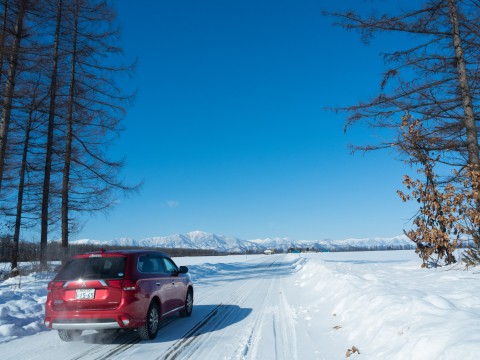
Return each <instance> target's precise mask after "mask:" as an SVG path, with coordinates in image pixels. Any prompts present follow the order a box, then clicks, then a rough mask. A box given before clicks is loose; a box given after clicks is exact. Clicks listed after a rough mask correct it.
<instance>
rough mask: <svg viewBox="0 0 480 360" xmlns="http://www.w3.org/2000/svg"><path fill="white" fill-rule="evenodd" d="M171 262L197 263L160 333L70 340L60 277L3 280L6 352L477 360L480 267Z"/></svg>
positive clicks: (389, 256)
mask: <svg viewBox="0 0 480 360" xmlns="http://www.w3.org/2000/svg"><path fill="white" fill-rule="evenodd" d="M457 255H459V254H457ZM175 261H176V263H177V264H178V265H187V266H189V268H190V270H191V271H190V273H191V275H192V278H193V280H194V283H195V307H194V312H193V314H192V316H191V317H190V318H180V317H178V316H173V317H171V318H169V319H166V320H165V321H163V322H162V328H161V329H160V330H159V332H158V336H157V338H156V339H155V340H153V341H140V340H139V338H138V337H137V336H136V334H135V333H134V332H120V333H110V335H104V336H100V335H99V334H98V333H96V332H94V331H91V332H85V333H84V334H83V335H82V338H81V339H80V340H79V341H75V342H71V343H65V342H62V341H61V340H60V339H59V338H58V336H57V333H56V331H49V330H47V329H46V328H45V326H44V325H43V324H42V318H43V306H44V304H45V300H46V284H47V282H48V280H49V279H50V278H51V277H52V276H53V273H48V274H45V273H38V274H32V275H30V276H25V277H22V278H21V279H20V278H11V279H8V280H6V281H4V282H1V283H0V358H1V359H2V360H18V359H22V360H30V359H32V360H33V359H36V360H52V359H86V360H88V359H90V360H91V359H129V360H130V359H133V360H134V359H142V360H150V359H168V360H174V359H176V360H179V359H194V360H224V359H225V360H230V359H237V360H270V359H272V360H277V359H278V360H283V359H288V360H295V359H301V360H332V359H333V360H335V359H345V358H346V354H347V353H349V351H350V357H349V360H351V359H363V360H367V359H391V360H405V359H412V360H457V359H462V360H475V359H478V354H479V352H480V295H479V294H480V292H479V284H480V271H478V270H479V269H478V268H476V269H473V270H469V271H466V270H465V268H464V267H463V266H462V265H461V264H456V265H453V266H449V267H445V268H437V269H429V270H426V269H421V268H420V263H421V262H420V261H419V259H418V256H417V255H416V254H415V253H414V252H413V251H381V252H375V251H370V252H347V253H322V254H320V253H318V254H286V255H284V254H281V255H273V256H265V255H248V256H245V255H243V256H242V255H236V256H218V257H208V256H207V257H191V258H176V259H175ZM354 347H355V348H356V349H357V350H359V351H360V354H359V353H358V352H357V353H351V350H352V349H353V348H354Z"/></svg>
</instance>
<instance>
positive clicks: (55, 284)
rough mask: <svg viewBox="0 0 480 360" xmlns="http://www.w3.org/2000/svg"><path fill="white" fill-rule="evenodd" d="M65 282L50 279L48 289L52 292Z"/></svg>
mask: <svg viewBox="0 0 480 360" xmlns="http://www.w3.org/2000/svg"><path fill="white" fill-rule="evenodd" d="M64 284H65V281H50V282H49V283H48V287H47V291H48V292H49V293H50V292H52V291H53V290H56V289H61V288H62V287H63V285H64Z"/></svg>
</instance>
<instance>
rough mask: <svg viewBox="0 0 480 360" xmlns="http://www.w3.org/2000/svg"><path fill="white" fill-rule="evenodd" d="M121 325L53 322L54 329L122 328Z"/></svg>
mask: <svg viewBox="0 0 480 360" xmlns="http://www.w3.org/2000/svg"><path fill="white" fill-rule="evenodd" d="M120 328H121V326H120V325H119V324H118V323H117V322H116V321H113V322H102V323H97V322H92V323H86V322H80V323H78V322H68V323H56V322H54V323H52V329H56V330H107V329H120Z"/></svg>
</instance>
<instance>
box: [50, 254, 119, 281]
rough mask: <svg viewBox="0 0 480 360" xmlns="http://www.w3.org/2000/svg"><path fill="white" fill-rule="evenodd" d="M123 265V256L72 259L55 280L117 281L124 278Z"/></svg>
mask: <svg viewBox="0 0 480 360" xmlns="http://www.w3.org/2000/svg"><path fill="white" fill-rule="evenodd" d="M125 264H126V258H125V257H123V256H117V257H90V258H78V259H72V260H71V261H70V262H68V263H67V264H66V265H65V266H64V267H63V268H62V270H61V271H60V272H59V273H58V275H57V276H56V278H55V279H56V280H76V279H79V278H81V279H119V278H123V277H124V276H125Z"/></svg>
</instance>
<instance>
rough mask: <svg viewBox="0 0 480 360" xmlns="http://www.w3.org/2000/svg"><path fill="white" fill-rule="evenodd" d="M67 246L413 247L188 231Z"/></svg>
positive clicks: (399, 242) (392, 241)
mask: <svg viewBox="0 0 480 360" xmlns="http://www.w3.org/2000/svg"><path fill="white" fill-rule="evenodd" d="M71 244H78V245H80V244H94V245H110V246H141V247H158V248H167V249H168V248H176V249H208V250H216V251H219V252H231V253H244V252H247V251H251V252H261V251H263V250H266V249H276V250H282V251H287V250H288V249H292V248H294V249H310V250H316V251H345V250H361V249H363V250H383V249H402V248H405V249H407V248H413V243H412V242H411V241H410V240H409V239H408V238H407V237H406V236H405V235H401V236H396V237H392V238H380V237H374V238H362V239H356V238H350V239H345V240H292V239H289V238H266V239H254V240H242V239H239V238H237V237H233V236H224V235H217V234H210V233H206V232H203V231H192V232H189V233H186V234H176V235H170V236H161V237H149V238H145V239H141V240H135V239H132V238H118V239H114V240H110V241H100V240H91V239H81V240H74V241H71Z"/></svg>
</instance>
